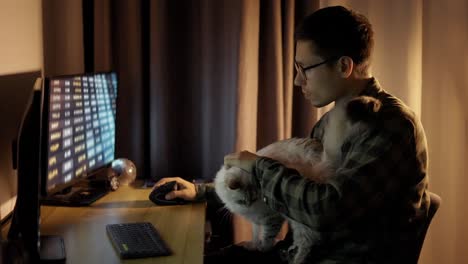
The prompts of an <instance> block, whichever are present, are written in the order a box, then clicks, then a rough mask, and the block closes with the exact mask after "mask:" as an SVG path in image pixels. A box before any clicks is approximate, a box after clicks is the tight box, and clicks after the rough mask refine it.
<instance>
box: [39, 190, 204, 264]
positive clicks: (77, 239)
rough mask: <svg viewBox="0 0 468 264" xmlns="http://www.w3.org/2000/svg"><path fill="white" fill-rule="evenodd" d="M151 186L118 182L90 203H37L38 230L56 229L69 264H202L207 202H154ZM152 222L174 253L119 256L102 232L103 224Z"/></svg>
mask: <svg viewBox="0 0 468 264" xmlns="http://www.w3.org/2000/svg"><path fill="white" fill-rule="evenodd" d="M149 192H150V189H136V188H132V187H121V188H119V189H118V190H117V191H116V192H111V193H109V194H108V195H106V196H104V197H103V198H101V199H100V200H98V201H97V202H95V203H93V204H92V205H91V206H89V207H76V208H75V207H52V206H42V208H41V234H43V235H60V236H62V237H63V239H64V241H65V247H66V254H67V262H66V263H67V264H75V263H76V264H80V263H98V264H104V263H154V264H158V263H164V264H172V263H174V264H176V263H177V264H179V263H187V264H197V263H199V264H201V263H202V262H203V242H204V225H205V204H201V203H198V204H188V205H177V206H157V205H154V204H153V203H152V202H151V201H149V200H148V195H149ZM142 221H147V222H150V223H152V224H153V225H154V226H155V227H156V229H157V230H158V231H159V233H160V234H161V236H162V237H163V239H164V240H165V241H166V242H167V244H168V245H169V247H170V248H171V249H172V251H173V252H174V254H173V255H172V256H167V257H156V258H143V259H134V260H120V258H119V256H118V255H117V253H116V251H115V250H114V248H113V247H112V244H111V242H110V240H109V238H108V236H107V233H106V224H113V223H127V222H142Z"/></svg>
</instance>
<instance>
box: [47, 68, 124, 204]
mask: <svg viewBox="0 0 468 264" xmlns="http://www.w3.org/2000/svg"><path fill="white" fill-rule="evenodd" d="M116 98H117V75H116V74H115V73H114V72H110V73H90V74H79V75H70V76H56V77H50V78H46V80H45V83H44V110H43V111H44V115H43V116H44V118H43V145H44V146H45V147H44V148H43V151H42V155H43V157H44V159H43V163H42V165H43V166H42V167H43V168H42V175H43V176H42V178H43V180H42V183H43V184H42V187H43V189H42V192H43V194H44V196H46V197H48V198H45V199H44V203H46V204H47V203H48V201H49V202H50V200H51V199H52V200H58V202H59V203H61V202H60V201H61V200H62V201H63V200H67V199H68V197H66V196H64V195H67V193H68V192H69V191H70V190H71V187H73V186H74V185H76V184H77V183H78V182H80V181H83V180H86V179H88V178H89V177H92V176H93V175H95V174H96V173H98V172H99V171H100V170H101V171H102V170H103V169H104V170H105V169H107V168H108V166H109V165H110V164H111V163H112V161H113V160H114V157H115V155H114V153H115V118H116ZM104 173H105V172H104ZM86 193H89V189H86ZM72 195H73V194H72ZM101 196H102V195H101ZM53 197H55V198H57V199H54V198H53ZM64 202H65V203H67V202H69V201H64ZM52 203H53V202H52Z"/></svg>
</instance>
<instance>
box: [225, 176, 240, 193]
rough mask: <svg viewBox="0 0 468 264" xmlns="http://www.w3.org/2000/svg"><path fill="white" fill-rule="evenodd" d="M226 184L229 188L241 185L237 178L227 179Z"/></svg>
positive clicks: (236, 187) (235, 188) (234, 188)
mask: <svg viewBox="0 0 468 264" xmlns="http://www.w3.org/2000/svg"><path fill="white" fill-rule="evenodd" d="M227 186H228V188H229V189H231V190H237V189H239V188H240V187H241V182H240V181H239V180H238V179H231V180H230V181H228V183H227Z"/></svg>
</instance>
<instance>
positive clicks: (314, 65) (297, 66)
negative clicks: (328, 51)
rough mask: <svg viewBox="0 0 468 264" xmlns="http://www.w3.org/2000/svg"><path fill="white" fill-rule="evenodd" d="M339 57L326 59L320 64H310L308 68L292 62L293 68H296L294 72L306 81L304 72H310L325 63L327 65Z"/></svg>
mask: <svg viewBox="0 0 468 264" xmlns="http://www.w3.org/2000/svg"><path fill="white" fill-rule="evenodd" d="M339 58H340V57H337V56H334V57H331V58H328V59H326V60H324V61H322V62H319V63H316V64H312V65H310V66H307V67H302V66H301V65H300V64H299V63H297V61H294V66H295V67H296V70H297V71H298V72H299V73H300V74H301V75H302V77H303V78H304V79H305V80H307V75H306V71H308V70H310V69H313V68H317V67H318V66H320V65H323V64H325V63H328V62H330V61H334V60H337V59H339Z"/></svg>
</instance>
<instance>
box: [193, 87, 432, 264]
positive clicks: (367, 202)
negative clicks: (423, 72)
mask: <svg viewBox="0 0 468 264" xmlns="http://www.w3.org/2000/svg"><path fill="white" fill-rule="evenodd" d="M361 95H367V96H371V97H374V98H377V99H379V100H380V101H381V102H382V107H381V110H380V111H381V112H380V117H381V118H380V119H379V120H380V121H379V123H378V125H377V126H375V128H373V129H371V131H369V132H368V133H364V134H361V135H359V136H356V137H355V138H350V139H349V140H348V141H346V142H344V143H343V146H342V148H341V151H342V160H341V166H340V167H339V168H338V170H337V171H336V174H335V175H334V176H333V177H332V178H331V180H330V182H329V183H327V184H318V183H315V182H312V181H310V180H307V179H305V178H303V177H302V176H301V175H299V173H298V172H297V171H296V170H293V169H289V168H286V167H285V166H283V165H282V164H281V163H279V162H277V161H275V160H272V159H269V158H266V157H260V158H258V159H257V161H256V166H255V168H254V170H253V172H252V174H253V175H254V177H255V179H256V180H257V181H258V186H259V187H260V188H261V190H262V193H263V199H264V201H265V202H266V203H267V204H268V205H269V206H270V207H271V208H273V209H274V210H276V211H278V212H280V213H283V214H285V215H287V216H288V217H290V218H292V219H295V220H296V221H299V222H301V223H303V224H305V225H307V226H309V227H310V228H312V229H314V230H316V231H318V232H319V234H320V240H319V243H317V244H316V245H314V247H313V248H312V249H311V254H310V260H309V261H308V263H407V261H408V259H407V258H403V257H402V256H406V255H408V253H409V252H412V251H414V249H413V247H414V246H415V243H414V240H415V237H416V236H417V234H418V232H419V231H420V226H421V222H422V221H423V220H424V219H425V217H426V216H427V212H428V208H429V195H428V194H427V193H426V190H427V186H428V177H427V175H426V171H427V146H426V138H425V134H424V130H423V128H422V125H421V123H420V121H419V119H418V118H417V117H416V116H415V114H414V113H413V112H412V111H411V110H410V109H409V108H408V107H407V106H406V105H404V104H403V103H402V102H401V101H400V100H399V99H397V98H395V97H393V96H391V95H390V94H388V93H386V92H385V91H384V90H383V89H381V88H380V87H379V85H378V83H377V81H376V80H375V79H372V80H371V81H370V82H369V85H368V86H367V88H366V89H365V90H364V91H363V92H362V94H361ZM326 122H328V115H327V114H325V115H324V116H323V117H322V118H321V119H320V120H319V121H318V122H317V123H316V125H315V126H314V128H313V130H312V133H311V137H313V138H317V139H319V140H322V137H323V127H324V124H326ZM197 190H198V196H199V197H202V196H205V195H206V197H208V198H209V197H211V196H213V197H214V196H215V195H213V193H214V192H213V188H212V186H211V185H198V186H197ZM288 237H289V238H290V235H289V234H288Z"/></svg>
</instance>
